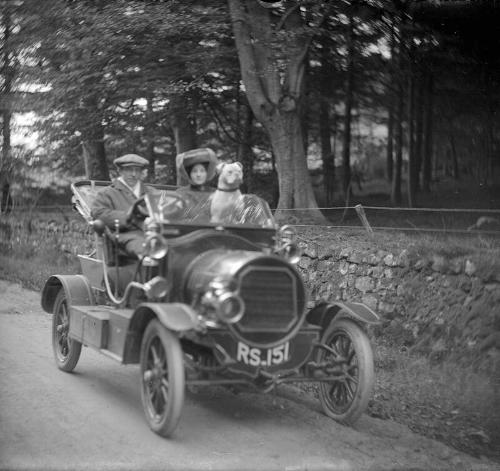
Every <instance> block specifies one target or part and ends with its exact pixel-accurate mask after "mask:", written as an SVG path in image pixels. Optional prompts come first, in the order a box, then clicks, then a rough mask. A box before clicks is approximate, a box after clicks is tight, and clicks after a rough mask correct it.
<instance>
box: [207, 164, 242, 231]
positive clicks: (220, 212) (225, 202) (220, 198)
mask: <svg viewBox="0 0 500 471" xmlns="http://www.w3.org/2000/svg"><path fill="white" fill-rule="evenodd" d="M217 173H218V174H219V180H218V183H217V190H216V191H215V192H214V193H213V194H212V195H211V202H210V214H211V219H210V221H211V222H215V223H218V222H228V221H230V220H231V217H232V216H233V213H234V211H235V210H236V208H237V206H238V204H239V203H240V201H241V191H240V185H241V183H242V182H243V165H241V163H240V162H233V163H221V164H219V165H218V166H217Z"/></svg>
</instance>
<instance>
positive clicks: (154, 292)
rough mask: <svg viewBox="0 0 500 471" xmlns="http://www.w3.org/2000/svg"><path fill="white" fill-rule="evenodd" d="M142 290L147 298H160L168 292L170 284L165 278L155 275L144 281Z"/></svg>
mask: <svg viewBox="0 0 500 471" xmlns="http://www.w3.org/2000/svg"><path fill="white" fill-rule="evenodd" d="M143 290H144V293H145V294H146V296H147V297H148V299H160V298H164V297H165V296H166V295H167V294H168V292H169V290H170V286H169V284H168V281H167V280H166V279H165V278H163V277H162V276H155V277H154V278H152V279H151V280H149V281H148V282H147V283H144V285H143Z"/></svg>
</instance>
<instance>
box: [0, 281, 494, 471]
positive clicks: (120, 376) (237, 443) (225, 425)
mask: <svg viewBox="0 0 500 471" xmlns="http://www.w3.org/2000/svg"><path fill="white" fill-rule="evenodd" d="M50 322H51V316H50V315H49V314H47V313H44V312H43V311H42V309H41V308H40V296H39V293H36V292H32V291H27V290H23V289H21V288H20V287H19V286H18V285H14V284H9V283H7V282H4V281H1V280H0V469H9V470H10V469H34V470H35V469H36V470H46V469H54V470H62V469H68V470H85V469H89V470H115V469H127V470H133V469H140V470H150V469H162V470H170V469H172V470H184V469H185V470H197V469H200V470H208V469H212V470H219V469H220V470H246V469H248V470H260V469H262V470H274V469H277V470H278V469H279V470H287V471H298V470H322V471H327V470H353V471H354V470H356V471H357V470H378V469H380V470H389V469H408V468H411V469H440V470H442V469H453V470H461V469H464V470H465V469H467V470H470V469H473V470H494V469H498V468H496V467H495V465H494V464H493V463H490V462H487V461H480V460H476V459H474V458H472V457H470V456H467V455H464V454H461V453H458V452H457V451H455V450H452V449H450V448H447V447H446V446H444V445H442V444H440V443H438V442H434V441H431V440H428V439H426V438H423V437H420V436H418V435H415V434H413V433H411V432H410V431H409V430H408V429H407V428H406V427H403V426H400V425H398V424H395V423H393V422H390V421H382V420H378V419H373V418H370V417H367V416H364V417H363V418H362V419H361V420H360V421H359V423H358V424H357V426H356V428H355V429H354V428H349V427H344V426H342V425H339V424H337V423H335V422H333V421H331V420H330V419H328V418H327V417H325V416H324V415H322V414H321V413H320V411H319V407H318V404H317V403H316V402H315V401H313V400H311V399H310V398H309V397H308V396H307V395H305V394H304V393H301V392H300V391H299V390H298V389H295V388H290V387H287V388H282V389H280V390H279V391H278V392H277V394H268V395H261V394H251V393H242V394H238V395H235V394H233V393H231V392H229V391H227V390H225V389H222V388H207V389H201V390H199V391H198V392H196V393H193V392H188V393H187V397H186V402H185V406H184V410H183V415H182V418H181V422H180V425H179V427H178V429H177V431H176V433H175V436H174V438H173V439H170V440H166V439H162V438H160V437H158V436H157V435H155V434H154V433H152V432H151V431H150V430H149V429H148V427H147V425H146V422H145V420H144V418H143V413H142V407H141V403H140V392H139V377H138V375H139V370H138V368H137V367H135V366H122V365H119V364H117V363H115V362H113V361H112V360H110V359H108V358H105V357H103V356H101V355H99V354H98V353H96V352H94V351H92V350H91V349H88V348H85V349H84V350H83V351H82V357H81V359H80V362H79V364H78V365H77V367H76V370H75V372H74V373H72V374H68V373H63V372H61V371H59V370H58V369H57V368H56V367H55V364H54V362H53V359H52V350H51V344H50Z"/></svg>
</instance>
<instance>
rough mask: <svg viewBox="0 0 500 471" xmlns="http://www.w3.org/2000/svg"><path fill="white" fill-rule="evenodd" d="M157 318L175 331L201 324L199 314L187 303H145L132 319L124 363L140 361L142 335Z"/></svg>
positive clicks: (182, 330) (139, 307) (138, 308)
mask: <svg viewBox="0 0 500 471" xmlns="http://www.w3.org/2000/svg"><path fill="white" fill-rule="evenodd" d="M154 318H157V319H158V320H159V321H160V322H161V323H162V325H164V326H165V327H166V328H167V329H169V330H172V331H174V332H184V331H186V330H191V329H194V328H196V327H198V326H199V322H198V315H197V314H196V312H195V311H194V310H193V309H192V308H191V307H190V306H188V305H187V304H182V303H143V304H140V305H139V306H138V307H137V309H136V310H135V312H134V315H133V316H132V319H131V320H130V324H129V328H128V332H127V341H126V345H125V351H124V355H123V363H138V362H139V360H140V349H141V341H142V336H143V334H144V330H145V329H146V326H147V325H148V323H149V322H150V321H151V319H154Z"/></svg>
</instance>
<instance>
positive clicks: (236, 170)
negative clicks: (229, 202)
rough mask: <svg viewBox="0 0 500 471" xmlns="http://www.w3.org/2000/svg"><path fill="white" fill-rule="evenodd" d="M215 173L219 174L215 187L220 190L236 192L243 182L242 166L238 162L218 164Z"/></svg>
mask: <svg viewBox="0 0 500 471" xmlns="http://www.w3.org/2000/svg"><path fill="white" fill-rule="evenodd" d="M217 172H218V173H219V181H218V185H217V187H218V188H219V189H221V190H236V189H238V188H239V187H240V185H241V183H242V182H243V165H241V163H240V162H233V163H225V162H223V163H220V164H219V165H218V166H217Z"/></svg>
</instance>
